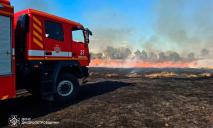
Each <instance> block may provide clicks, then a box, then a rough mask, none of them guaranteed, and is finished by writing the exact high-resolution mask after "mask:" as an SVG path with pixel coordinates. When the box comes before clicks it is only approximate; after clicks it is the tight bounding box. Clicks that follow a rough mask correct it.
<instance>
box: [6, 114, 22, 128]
mask: <svg viewBox="0 0 213 128" xmlns="http://www.w3.org/2000/svg"><path fill="white" fill-rule="evenodd" d="M20 123H21V122H20V118H18V116H17V115H11V117H10V118H9V119H8V124H9V126H10V127H18V126H19V125H20Z"/></svg>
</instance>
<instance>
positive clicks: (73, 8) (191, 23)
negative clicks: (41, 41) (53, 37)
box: [11, 0, 213, 52]
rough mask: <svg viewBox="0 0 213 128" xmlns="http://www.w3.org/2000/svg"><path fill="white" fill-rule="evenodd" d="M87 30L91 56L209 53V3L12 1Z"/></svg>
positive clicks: (212, 26)
mask: <svg viewBox="0 0 213 128" xmlns="http://www.w3.org/2000/svg"><path fill="white" fill-rule="evenodd" d="M11 3H12V4H13V5H14V6H15V11H19V10H22V9H26V8H35V9H39V10H42V11H46V12H49V13H51V14H55V15H58V16H61V17H65V18H67V19H70V20H74V21H77V22H80V23H82V24H83V25H85V26H86V27H89V28H90V29H91V30H92V31H93V33H94V37H93V39H92V42H91V43H93V44H90V46H91V47H92V49H93V50H94V51H100V50H101V49H102V48H103V47H106V46H108V45H112V46H127V47H130V48H132V49H140V50H141V49H148V50H162V51H167V50H175V51H178V52H191V51H192V52H196V51H199V50H201V49H202V48H209V49H212V47H213V43H212V42H211V41H212V40H213V15H212V12H213V0H22V1H20V0H11Z"/></svg>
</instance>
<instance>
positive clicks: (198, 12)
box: [154, 0, 213, 54]
mask: <svg viewBox="0 0 213 128" xmlns="http://www.w3.org/2000/svg"><path fill="white" fill-rule="evenodd" d="M212 5H213V1H212V0H206V1H205V2H204V1H203V0H189V1H186V0H160V1H159V2H158V3H157V4H156V6H155V11H156V15H157V18H156V21H155V25H154V32H155V35H156V36H158V37H161V38H162V39H163V40H164V41H165V42H169V44H168V45H169V47H170V48H173V49H175V50H178V51H179V52H183V51H189V52H195V53H197V54H199V53H198V52H199V51H201V50H202V49H205V48H207V47H213V43H212V41H213V40H212V39H213V16H212V15H211V12H212V11H213V6H212ZM192 7H194V8H192ZM156 42H159V41H156ZM160 48H161V47H160ZM204 52H205V51H204ZM204 54H205V53H204Z"/></svg>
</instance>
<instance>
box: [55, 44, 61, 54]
mask: <svg viewBox="0 0 213 128" xmlns="http://www.w3.org/2000/svg"><path fill="white" fill-rule="evenodd" d="M54 51H55V52H56V53H59V52H60V51H61V48H60V47H59V46H58V45H56V46H55V48H54Z"/></svg>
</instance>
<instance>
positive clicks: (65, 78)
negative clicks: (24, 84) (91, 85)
mask: <svg viewBox="0 0 213 128" xmlns="http://www.w3.org/2000/svg"><path fill="white" fill-rule="evenodd" d="M78 92H79V82H78V79H77V78H76V77H75V76H73V75H72V74H70V73H64V74H62V75H60V76H59V78H58V81H57V84H56V94H55V97H54V98H55V101H56V103H59V104H66V103H70V102H72V101H73V100H74V99H75V98H76V96H77V95H78Z"/></svg>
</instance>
